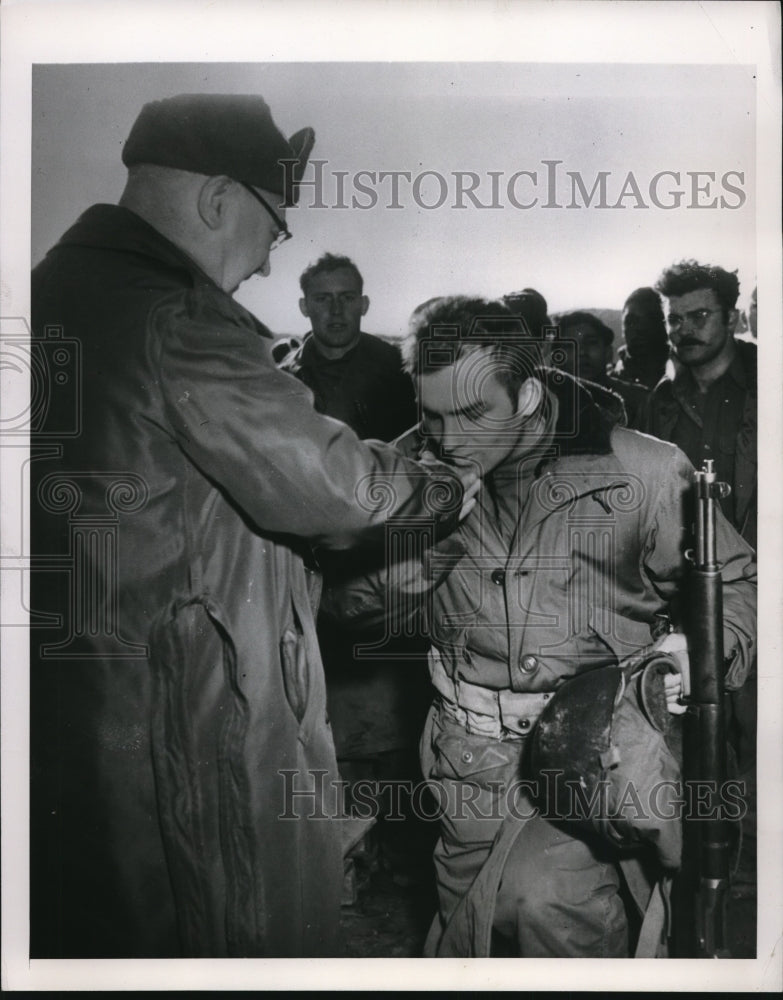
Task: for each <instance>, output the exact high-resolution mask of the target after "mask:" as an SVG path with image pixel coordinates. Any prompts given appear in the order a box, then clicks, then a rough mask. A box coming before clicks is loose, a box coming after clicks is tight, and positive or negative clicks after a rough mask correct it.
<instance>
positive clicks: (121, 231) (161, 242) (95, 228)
mask: <svg viewBox="0 0 783 1000" xmlns="http://www.w3.org/2000/svg"><path fill="white" fill-rule="evenodd" d="M57 246H83V247H95V248H98V249H104V250H119V251H123V252H125V253H133V254H137V255H139V256H142V257H148V258H150V259H151V260H153V261H154V262H155V264H156V265H157V266H160V265H161V264H163V265H165V266H166V267H168V268H171V269H172V270H176V271H180V272H183V274H185V275H187V276H188V278H189V279H190V282H191V283H192V285H193V286H194V287H195V286H196V285H202V284H207V285H211V286H214V287H217V286H216V285H215V283H214V282H213V281H212V279H211V278H210V277H209V276H208V275H207V274H205V272H204V271H202V269H201V268H200V267H199V265H198V264H197V263H196V262H195V261H194V260H193V258H192V257H189V256H188V255H187V254H186V253H185V251H184V250H181V249H180V248H179V247H178V246H175V244H174V243H172V242H171V241H170V240H167V239H166V237H165V236H163V235H162V234H161V233H159V232H158V231H157V229H155V228H154V227H153V226H151V225H150V224H149V223H148V222H145V221H144V219H142V218H141V216H139V215H136V213H135V212H131V211H130V209H127V208H123V207H122V206H121V205H93V206H92V207H91V208H88V209H87V211H86V212H84V214H83V215H81V216H80V217H79V218H78V219H77V220H76V222H75V223H74V224H73V225H72V226H71V228H70V229H69V230H67V232H65V234H64V235H63V236H62V237H61V239H60V240H59V242H58V244H57Z"/></svg>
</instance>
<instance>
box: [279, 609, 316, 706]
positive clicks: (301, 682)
mask: <svg viewBox="0 0 783 1000" xmlns="http://www.w3.org/2000/svg"><path fill="white" fill-rule="evenodd" d="M280 666H281V668H282V671H283V686H284V687H285V696H286V699H287V700H288V704H289V705H290V706H291V711H292V712H293V713H294V715H295V716H296V721H297V722H299V723H301V722H302V719H303V718H304V714H305V709H306V708H307V696H308V692H309V683H308V670H307V647H306V644H305V638H304V636H303V635H302V633H301V632H298V631H297V630H296V629H294V628H287V629H286V630H285V631H284V632H283V636H282V638H281V640H280Z"/></svg>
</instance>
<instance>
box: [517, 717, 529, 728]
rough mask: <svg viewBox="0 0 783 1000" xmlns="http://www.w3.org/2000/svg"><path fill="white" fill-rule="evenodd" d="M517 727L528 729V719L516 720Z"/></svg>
mask: <svg viewBox="0 0 783 1000" xmlns="http://www.w3.org/2000/svg"><path fill="white" fill-rule="evenodd" d="M517 725H518V726H519V728H520V729H530V719H517Z"/></svg>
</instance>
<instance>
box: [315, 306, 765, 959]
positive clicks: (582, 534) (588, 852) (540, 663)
mask: <svg viewBox="0 0 783 1000" xmlns="http://www.w3.org/2000/svg"><path fill="white" fill-rule="evenodd" d="M441 331H442V332H441ZM406 360H407V363H408V365H409V368H410V370H411V372H412V373H413V375H414V380H415V382H416V385H417V391H418V397H419V405H420V407H421V412H422V417H423V422H422V424H421V426H420V427H419V428H418V430H417V431H416V432H415V433H414V434H411V435H408V436H406V439H405V441H404V442H402V444H403V446H405V447H407V449H408V450H409V453H410V454H413V455H417V454H423V451H422V450H423V449H424V453H426V452H427V451H429V452H430V453H432V454H434V455H436V456H437V457H439V458H442V459H445V460H447V461H448V462H451V463H453V464H454V465H455V466H457V467H468V466H473V467H476V468H480V469H481V473H482V477H483V478H482V487H481V491H480V493H479V497H478V503H477V505H476V508H475V509H474V511H473V512H472V514H471V515H470V516H469V517H468V518H467V519H466V520H465V521H464V522H463V523H462V524H461V526H460V528H459V529H458V531H457V532H456V533H455V534H454V535H453V536H451V537H450V538H448V539H446V540H445V541H444V542H442V543H440V544H438V545H436V546H435V548H434V551H432V550H429V549H428V550H426V551H425V552H424V554H423V557H422V558H421V559H417V558H414V557H413V556H411V558H409V559H408V560H406V561H404V562H400V563H392V564H391V565H390V566H388V567H387V568H386V569H385V570H380V571H378V572H377V573H376V574H368V575H365V576H364V577H361V578H357V579H355V580H352V581H350V580H349V581H344V582H343V584H342V586H335V588H334V590H333V591H331V592H330V594H329V604H330V607H332V608H334V609H335V613H339V614H342V615H343V617H344V618H345V619H347V620H354V621H356V622H361V621H363V620H365V621H366V620H371V619H372V618H373V616H377V615H378V614H379V611H380V609H382V608H386V609H388V608H391V609H392V611H393V610H394V609H395V608H397V609H399V614H401V615H402V614H404V613H405V609H406V608H407V607H410V605H411V601H412V598H413V597H415V596H416V595H418V596H419V597H420V599H421V602H422V605H423V611H422V613H423V616H424V623H425V628H426V631H427V633H428V634H429V637H430V645H431V648H430V658H429V659H430V674H431V678H432V682H433V685H434V687H435V690H436V697H435V700H434V702H433V705H432V709H431V712H430V717H429V720H428V723H427V726H426V728H425V731H424V735H423V737H422V742H421V753H422V767H423V772H424V776H425V777H426V778H428V779H430V780H431V781H432V782H433V783H434V785H435V787H436V789H437V790H438V795H436V798H437V800H438V802H439V805H440V807H441V810H442V814H441V838H440V841H439V842H438V845H437V847H436V849H435V866H436V871H437V877H438V895H439V909H438V914H437V915H436V918H435V920H434V922H433V925H432V929H431V932H430V936H429V940H428V942H427V947H426V953H427V954H429V955H437V956H452V957H457V956H461V957H467V956H475V955H487V954H490V953H491V949H492V947H493V940H494V941H495V942H498V941H501V940H502V945H501V946H500V953H502V954H505V955H509V954H512V955H518V956H521V957H526V958H540V957H550V958H555V957H590V958H598V957H623V956H627V955H628V954H629V947H630V940H629V938H630V934H629V922H628V917H627V914H626V909H625V905H624V902H623V896H622V892H621V875H620V864H622V869H623V877H624V878H626V880H627V882H628V887H629V889H630V891H631V893H632V895H633V897H634V900H635V902H636V904H637V905H638V906H639V908H640V910H642V911H644V909H645V907H646V906H647V904H648V901H649V899H650V896H651V889H652V882H653V881H654V880H655V875H654V874H653V878H652V880H650V869H649V867H648V866H647V863H648V862H649V861H650V860H651V858H650V857H644V856H641V857H638V856H631V857H628V858H624V859H622V861H621V860H620V857H619V855H618V853H617V851H616V850H614V849H613V848H612V847H610V846H609V845H608V844H607V843H605V842H604V841H603V840H598V839H597V838H596V837H591V836H590V835H588V834H584V833H581V832H580V831H579V830H578V829H575V828H573V827H568V826H564V825H563V824H561V823H559V822H554V821H551V820H550V819H548V818H545V817H544V815H542V814H541V813H540V812H536V811H535V810H534V809H533V810H528V809H525V805H526V804H527V805H530V803H529V802H527V799H526V792H525V791H524V789H518V791H519V794H520V795H521V798H520V799H516V800H512V798H511V796H510V794H509V793H510V791H511V790H512V789H513V788H514V787H515V784H516V783H517V782H518V779H519V778H520V777H521V776H524V774H525V770H524V768H525V763H526V751H527V741H528V738H529V736H530V734H531V733H532V732H533V730H534V727H535V724H536V721H537V719H538V717H539V716H540V715H541V713H542V711H543V710H544V707H545V705H546V704H547V701H548V700H549V699H550V698H551V697H552V695H553V693H554V692H555V691H557V690H558V688H560V687H561V685H563V684H565V683H566V682H567V681H568V680H569V679H570V678H573V677H575V676H576V675H582V674H585V673H586V672H589V671H592V670H594V669H596V668H600V667H602V666H606V665H611V664H617V663H618V662H619V661H621V660H624V659H625V658H627V657H628V656H630V655H631V654H635V653H638V651H639V650H641V649H644V648H645V647H648V646H649V645H650V644H651V643H652V642H653V632H654V630H655V627H656V623H657V622H658V621H659V618H660V616H661V615H663V614H667V613H668V614H674V613H675V610H676V608H677V605H678V603H679V602H680V601H681V600H682V598H683V597H684V593H683V588H682V583H683V580H684V577H685V574H686V572H687V563H686V559H685V549H686V547H687V545H688V544H689V543H688V535H687V527H688V519H687V516H686V501H687V498H688V496H689V493H690V489H691V478H692V473H693V470H692V467H691V465H690V463H689V462H688V460H687V459H686V457H685V456H684V455H683V454H682V452H680V451H678V450H677V449H676V448H675V447H673V446H672V445H668V444H664V443H662V442H659V441H656V440H654V439H652V438H650V437H647V436H645V435H642V434H638V433H636V432H634V431H630V430H627V429H625V428H623V427H622V426H619V425H618V424H617V410H616V408H615V407H614V406H613V405H611V400H609V403H610V405H609V406H606V405H604V403H605V400H604V390H602V389H600V387H597V386H594V385H592V384H590V385H588V384H585V385H581V384H580V383H579V382H578V381H576V380H574V379H572V378H570V377H569V376H568V375H566V374H565V373H562V372H556V371H552V370H549V369H545V368H542V367H541V366H540V359H539V356H538V344H536V343H535V342H533V341H527V343H525V342H523V341H522V339H521V338H520V334H519V330H518V320H517V321H515V320H514V318H513V317H512V316H511V314H510V313H508V311H507V310H506V309H505V307H504V306H502V305H501V304H500V303H494V302H487V301H484V300H480V299H466V298H460V297H458V298H454V299H443V300H440V301H438V302H435V303H434V304H433V306H432V307H431V308H430V309H429V310H425V311H424V312H423V313H422V314H421V315H420V316H418V317H417V324H416V328H415V330H414V332H413V334H412V335H411V338H410V339H409V341H408V343H407V345H406ZM717 547H718V551H719V553H720V559H721V563H722V567H723V568H722V575H723V586H724V644H725V652H726V656H727V663H728V667H727V673H726V683H727V686H728V687H730V688H737V687H739V686H740V685H741V684H742V683H743V681H744V679H745V677H746V676H747V673H748V671H749V669H750V667H751V663H752V660H753V650H754V643H755V597H756V567H755V561H754V556H753V552H752V550H751V549H750V547H749V546H748V545H747V544H746V543H745V542H744V541H743V540H742V539H741V538H740V537H739V535H737V533H736V532H735V531H734V529H733V528H732V527H731V526H730V525H729V524H728V523H727V522H726V521H725V519H723V518H722V517H719V519H718V525H717ZM684 645H685V644H684V637H683V636H681V635H676V634H675V635H670V636H667V637H666V638H665V639H663V640H659V647H660V648H663V649H670V650H671V651H673V652H674V651H679V655H680V657H682V658H683V660H687V653H686V652H685V648H684ZM678 684H679V678H678V675H676V674H672V675H671V679H669V678H668V677H667V680H666V688H667V700H668V701H669V703H670V706H671V707H670V710H671V711H676V712H678V711H681V710H682V707H681V706H677V705H676V704H675V702H674V697H675V695H676V692H677V689H678ZM588 711H589V709H588ZM574 749H575V751H578V750H581V749H582V748H581V747H579V748H574ZM517 808H518V809H519V813H518V812H517V811H515V810H516V809H517ZM520 813H521V814H522V815H520ZM653 872H654V867H653Z"/></svg>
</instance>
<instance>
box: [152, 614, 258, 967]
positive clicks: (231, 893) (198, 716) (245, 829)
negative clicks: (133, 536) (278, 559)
mask: <svg viewBox="0 0 783 1000" xmlns="http://www.w3.org/2000/svg"><path fill="white" fill-rule="evenodd" d="M150 646H151V659H150V663H151V669H152V690H153V701H152V754H153V765H154V769H155V785H156V793H157V800H158V814H159V819H160V826H161V835H162V838H163V843H164V846H165V849H166V856H167V860H168V866H169V875H170V878H171V884H172V890H173V894H174V900H175V905H176V910H177V922H178V927H179V932H180V938H181V942H182V949H183V954H184V955H185V956H187V957H199V958H200V957H223V956H226V955H243V954H252V953H253V950H252V949H253V942H254V941H255V940H257V938H258V933H259V929H258V914H257V913H256V909H255V907H254V905H253V898H252V893H248V892H247V890H246V887H247V886H249V885H252V884H253V868H254V861H253V856H254V849H255V848H254V844H253V843H252V838H251V836H250V831H251V830H252V823H251V822H250V820H249V817H248V815H247V812H248V803H249V802H250V794H249V790H248V788H247V768H246V764H245V762H244V753H245V744H246V739H247V731H248V710H247V702H246V700H245V697H244V696H243V694H242V692H241V691H240V689H239V686H238V683H237V656H236V648H235V646H234V642H233V640H232V638H231V635H230V631H229V627H228V619H227V618H226V616H225V615H224V613H223V612H222V610H221V609H220V608H219V606H218V605H217V604H216V603H215V602H214V601H213V600H212V599H211V598H210V597H209V596H207V595H202V596H199V597H195V598H192V599H187V600H183V601H181V602H178V603H176V604H174V605H173V606H171V607H170V608H168V609H167V610H166V612H165V613H164V614H162V615H160V616H159V618H158V619H157V621H156V622H155V625H154V626H153V629H152V632H151V636H150Z"/></svg>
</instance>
